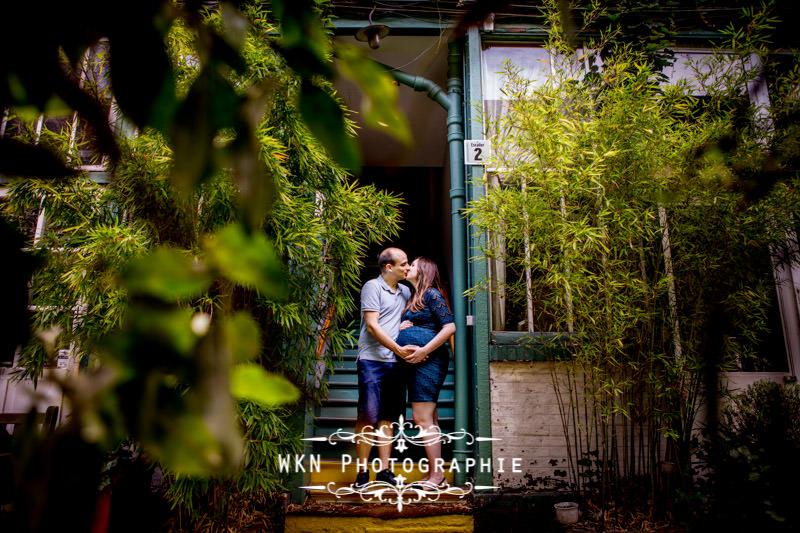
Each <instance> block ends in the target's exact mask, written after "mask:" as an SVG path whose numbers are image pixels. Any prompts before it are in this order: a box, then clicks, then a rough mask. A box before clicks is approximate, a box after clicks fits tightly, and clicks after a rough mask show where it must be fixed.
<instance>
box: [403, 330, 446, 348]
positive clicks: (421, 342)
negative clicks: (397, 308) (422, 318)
mask: <svg viewBox="0 0 800 533" xmlns="http://www.w3.org/2000/svg"><path fill="white" fill-rule="evenodd" d="M435 336H436V332H435V331H433V330H432V329H428V328H422V327H419V326H411V327H410V328H406V329H404V330H403V331H401V332H400V334H399V335H398V336H397V344H399V345H400V346H405V345H407V344H414V345H416V346H425V345H426V344H428V343H429V342H430V341H431V340H432V339H433V338H434V337H435Z"/></svg>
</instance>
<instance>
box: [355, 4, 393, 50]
mask: <svg viewBox="0 0 800 533" xmlns="http://www.w3.org/2000/svg"><path fill="white" fill-rule="evenodd" d="M376 7H377V6H372V11H370V12H369V26H366V27H364V28H361V29H360V30H358V31H357V32H356V40H357V41H361V42H368V43H369V47H370V48H372V49H373V50H375V49H377V48H378V47H379V46H380V45H381V39H383V38H384V37H386V36H387V35H389V26H384V25H383V24H373V23H372V14H373V13H374V12H375V8H376Z"/></svg>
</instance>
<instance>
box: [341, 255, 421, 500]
mask: <svg viewBox="0 0 800 533" xmlns="http://www.w3.org/2000/svg"><path fill="white" fill-rule="evenodd" d="M378 264H379V266H380V268H381V274H380V276H378V277H377V278H375V279H371V280H369V281H368V282H366V283H365V284H364V287H363V288H362V289H361V333H360V335H359V337H358V360H357V362H356V366H357V368H358V418H357V420H356V434H361V432H362V431H363V430H364V429H365V428H366V429H367V431H375V430H376V429H377V430H378V431H380V433H382V434H385V435H390V436H391V434H392V426H391V424H392V422H395V421H397V420H398V419H399V417H400V415H401V414H403V413H404V411H405V405H406V395H405V381H404V380H403V379H402V377H401V376H400V375H399V366H400V365H399V364H397V359H396V357H395V356H398V357H403V358H404V357H406V356H408V355H411V354H412V353H413V352H414V350H413V349H412V348H410V347H403V346H400V345H398V344H397V343H396V342H395V341H394V339H395V338H397V334H398V332H399V329H400V318H401V316H402V315H403V310H404V309H405V306H406V302H407V301H408V299H409V298H410V297H411V291H410V290H409V289H408V287H406V286H405V285H401V284H399V283H398V282H399V281H400V280H403V279H405V278H406V274H408V271H409V270H410V268H411V267H410V265H409V264H408V257H407V256H406V254H405V252H403V251H402V250H400V249H398V248H387V249H385V250H384V251H383V252H381V254H380V256H379V257H378ZM368 426H372V428H369V427H368ZM376 440H377V441H378V442H384V444H378V456H379V457H380V461H381V470H380V472H378V473H377V475H376V476H375V479H376V481H384V482H386V483H390V484H392V485H396V484H397V480H395V477H394V474H392V471H391V469H390V468H389V455H390V454H391V451H392V448H391V445H390V443H389V440H390V438H389V439H387V438H381V437H378V438H376ZM371 449H372V444H371V443H370V442H367V439H361V438H358V437H357V438H356V454H357V456H358V462H357V463H356V464H357V465H358V466H357V468H358V475H357V476H356V481H355V483H353V486H354V487H355V488H361V487H363V486H364V485H366V484H367V483H368V482H369V468H368V464H367V461H368V460H369V452H370V450H371Z"/></svg>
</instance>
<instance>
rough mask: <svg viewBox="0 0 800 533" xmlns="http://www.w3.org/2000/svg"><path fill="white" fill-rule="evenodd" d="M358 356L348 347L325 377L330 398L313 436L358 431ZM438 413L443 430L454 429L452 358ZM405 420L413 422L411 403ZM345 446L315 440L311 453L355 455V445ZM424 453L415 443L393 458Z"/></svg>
mask: <svg viewBox="0 0 800 533" xmlns="http://www.w3.org/2000/svg"><path fill="white" fill-rule="evenodd" d="M357 355H358V351H357V348H355V347H353V348H350V349H347V350H345V351H344V353H343V354H342V357H341V360H340V361H337V362H336V363H335V365H334V369H333V371H332V372H326V373H325V376H324V378H323V379H324V380H325V381H327V383H328V397H327V399H326V400H325V401H324V402H323V403H322V405H321V406H320V407H318V408H317V409H315V412H314V415H315V416H314V430H313V435H314V436H315V437H329V436H330V435H332V434H333V433H335V432H336V430H338V429H342V430H344V431H350V432H352V431H354V428H355V425H356V407H357V405H358V372H357V371H356V357H357ZM438 412H439V426H440V428H441V430H442V431H443V432H450V431H453V426H454V421H455V401H454V377H453V362H452V360H451V361H450V367H449V368H448V371H447V378H445V382H444V386H443V387H442V390H441V392H440V393H439V405H438ZM405 419H406V420H408V421H409V422H412V421H413V417H412V416H411V404H410V403H409V404H407V405H406V414H405ZM406 433H407V434H409V435H416V433H417V432H416V430H411V431H407V432H406ZM342 445H344V446H345V447H342V446H340V445H336V446H332V445H331V444H329V443H327V442H314V448H313V451H312V452H311V453H314V454H316V453H319V454H321V456H322V457H323V458H332V457H335V458H337V459H339V458H341V455H342V454H343V453H349V454H351V455H352V456H353V457H355V445H353V444H349V443H342ZM373 454H374V456H375V457H377V454H376V450H374V449H373ZM424 456H425V451H424V450H423V449H422V448H419V447H416V446H412V447H411V448H409V449H408V450H406V451H405V452H404V453H403V455H402V456H399V455H397V454H393V457H397V458H398V461H402V459H404V458H406V457H412V458H414V459H421V458H422V457H424ZM442 456H443V457H445V458H449V457H452V444H450V445H445V446H444V447H443V450H442Z"/></svg>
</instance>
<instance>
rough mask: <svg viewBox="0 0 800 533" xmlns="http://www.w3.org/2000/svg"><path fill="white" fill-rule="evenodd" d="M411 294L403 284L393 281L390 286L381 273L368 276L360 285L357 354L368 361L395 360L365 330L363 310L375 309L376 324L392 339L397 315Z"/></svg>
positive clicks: (395, 331)
mask: <svg viewBox="0 0 800 533" xmlns="http://www.w3.org/2000/svg"><path fill="white" fill-rule="evenodd" d="M410 297H411V291H410V290H409V288H408V287H406V286H405V285H402V284H400V283H398V284H397V290H392V289H391V288H390V287H389V285H388V284H387V283H386V281H384V279H383V277H382V276H378V277H377V278H375V279H371V280H369V281H368V282H366V283H365V284H364V287H363V288H362V289H361V333H360V334H359V336H358V358H359V359H367V360H370V361H385V362H395V361H397V358H396V357H395V355H394V353H392V351H391V350H390V349H389V348H387V347H386V346H384V345H383V344H381V343H380V342H378V341H377V339H375V337H373V336H372V335H370V334H369V332H368V331H367V323H366V322H365V321H364V311H378V324H379V325H380V326H381V327H382V328H383V330H384V331H385V332H386V334H387V335H389V337H390V338H392V339H396V338H397V334H398V333H400V318H401V317H402V316H403V309H405V307H406V302H407V301H408V299H409V298H410Z"/></svg>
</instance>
